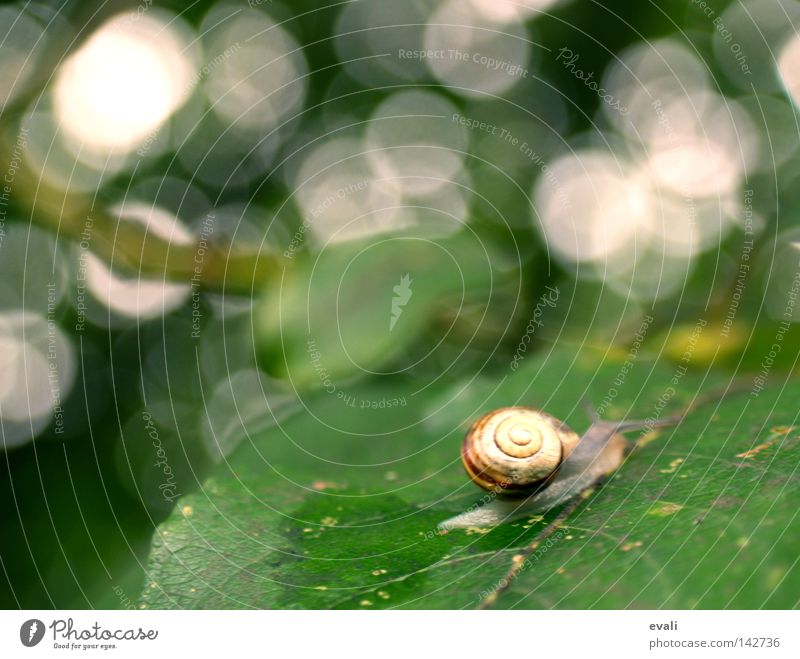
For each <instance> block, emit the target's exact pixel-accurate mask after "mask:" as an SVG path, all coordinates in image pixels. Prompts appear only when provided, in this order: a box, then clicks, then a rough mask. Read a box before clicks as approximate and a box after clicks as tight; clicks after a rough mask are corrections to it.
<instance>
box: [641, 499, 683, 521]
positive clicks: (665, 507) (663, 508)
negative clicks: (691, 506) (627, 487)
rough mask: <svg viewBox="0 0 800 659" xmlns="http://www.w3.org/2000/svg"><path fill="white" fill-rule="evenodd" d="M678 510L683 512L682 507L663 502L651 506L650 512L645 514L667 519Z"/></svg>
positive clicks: (677, 504)
mask: <svg viewBox="0 0 800 659" xmlns="http://www.w3.org/2000/svg"><path fill="white" fill-rule="evenodd" d="M679 510H683V506H682V505H681V504H679V503H671V502H669V501H663V502H661V503H657V504H655V505H653V506H651V507H650V510H648V511H647V514H648V515H654V516H656V517H669V516H670V515H674V514H675V513H677V512H678V511H679Z"/></svg>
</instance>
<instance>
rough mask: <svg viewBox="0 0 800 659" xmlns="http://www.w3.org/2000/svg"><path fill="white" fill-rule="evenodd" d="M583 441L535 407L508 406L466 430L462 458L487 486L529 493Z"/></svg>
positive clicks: (511, 492) (476, 480) (474, 478)
mask: <svg viewBox="0 0 800 659" xmlns="http://www.w3.org/2000/svg"><path fill="white" fill-rule="evenodd" d="M579 441H580V436H579V435H577V434H576V433H575V432H573V431H572V430H571V429H570V428H569V427H568V426H567V425H566V424H565V423H563V422H562V421H559V420H558V419H556V418H555V417H552V416H550V415H549V414H545V413H544V412H541V411H539V410H536V409H534V408H532V407H503V408H501V409H498V410H494V411H493V412H489V413H488V414H485V415H484V416H482V417H481V418H480V419H478V420H477V421H476V422H475V423H474V424H473V425H472V427H471V428H470V429H469V431H468V432H467V435H466V437H465V438H464V443H463V444H462V446H461V460H462V462H463V463H464V468H465V469H466V470H467V473H468V474H469V477H470V478H471V479H472V481H473V482H474V483H476V484H477V485H479V486H480V487H482V488H483V489H485V490H489V491H493V492H496V493H503V494H506V495H510V496H513V495H524V494H530V493H531V492H533V491H534V490H536V489H537V488H539V487H541V486H542V485H543V484H544V483H545V482H546V481H547V480H548V479H549V478H551V477H552V476H553V475H554V474H555V473H556V472H557V471H558V468H559V466H560V465H561V463H562V462H563V461H564V460H565V459H566V458H567V456H568V455H569V454H570V453H571V452H572V450H573V449H574V448H575V446H576V445H577V444H578V442H579Z"/></svg>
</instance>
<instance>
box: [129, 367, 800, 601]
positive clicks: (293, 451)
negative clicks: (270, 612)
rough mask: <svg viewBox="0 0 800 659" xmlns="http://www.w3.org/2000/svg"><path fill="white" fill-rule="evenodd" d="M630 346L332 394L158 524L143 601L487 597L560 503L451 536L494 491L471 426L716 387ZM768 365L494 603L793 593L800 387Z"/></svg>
mask: <svg viewBox="0 0 800 659" xmlns="http://www.w3.org/2000/svg"><path fill="white" fill-rule="evenodd" d="M624 361H625V355H620V356H617V355H605V356H604V355H598V354H593V353H591V352H583V353H579V354H571V353H567V352H558V353H553V354H550V355H547V356H542V357H536V358H534V357H533V356H531V357H530V358H528V359H527V360H525V361H524V362H523V367H522V368H521V369H520V370H519V371H517V372H516V373H514V374H513V375H510V376H509V377H506V378H500V379H499V380H498V378H497V377H494V378H492V379H491V380H490V379H485V380H484V379H480V380H476V381H474V382H471V383H461V384H459V385H458V386H453V385H452V383H451V384H450V385H449V386H447V387H445V386H443V385H440V384H432V385H431V386H430V387H428V388H426V389H422V390H421V389H420V387H419V383H418V382H413V381H412V380H411V379H403V378H400V377H396V378H391V379H389V378H382V379H380V380H379V381H377V382H369V383H363V384H361V385H358V386H357V387H355V388H353V389H350V390H348V391H347V393H346V396H343V397H340V396H338V395H337V394H332V395H331V394H320V395H319V396H318V397H317V398H315V399H313V400H310V401H307V402H306V405H307V412H304V413H303V414H302V415H297V416H295V417H293V418H292V419H290V420H289V421H288V422H287V423H285V424H283V425H282V426H281V428H276V429H271V430H269V431H268V432H265V433H263V434H261V435H259V436H257V437H253V438H252V441H246V442H245V443H244V444H243V445H242V446H241V447H240V448H239V449H238V450H237V451H236V452H235V453H234V454H233V456H232V457H231V459H230V460H229V462H227V463H224V464H222V465H220V466H219V468H218V470H217V471H216V472H215V473H214V475H213V476H212V477H211V478H210V479H209V480H208V481H207V482H206V484H205V487H204V488H203V490H202V491H200V492H198V493H195V494H193V495H191V496H188V497H186V498H185V499H183V500H182V505H180V506H179V508H178V509H177V510H176V512H175V513H174V514H173V515H172V517H171V518H170V519H168V520H167V521H166V522H165V523H164V524H162V525H161V526H160V528H159V529H158V531H157V532H156V536H155V544H154V546H153V548H152V552H151V556H150V562H149V566H148V570H147V572H148V579H149V580H148V582H147V583H146V584H145V586H144V589H143V592H142V594H141V600H140V604H141V605H142V606H146V607H187V608H203V607H205V608H217V607H220V608H226V607H230V608H235V607H262V608H389V607H406V608H471V607H475V606H477V605H478V604H479V602H480V600H481V597H482V596H485V595H486V593H489V592H492V590H493V589H494V588H496V586H497V584H498V582H499V581H500V580H501V579H502V578H503V576H504V575H505V574H506V573H507V571H508V569H509V568H510V567H511V565H512V557H514V556H515V555H516V554H518V553H519V552H520V551H521V550H523V548H525V547H526V546H527V545H528V544H530V543H531V542H532V540H533V539H534V538H535V537H536V536H537V534H539V533H540V532H541V531H542V529H543V528H544V527H545V526H546V525H547V524H548V523H549V522H550V521H552V520H553V519H554V517H555V516H556V514H557V511H553V512H551V513H548V515H546V516H544V518H543V519H540V518H535V519H529V520H522V521H519V522H515V523H509V524H503V525H500V526H498V527H495V528H492V529H468V530H465V531H451V532H449V533H446V534H443V535H440V534H437V533H436V531H435V528H436V525H437V523H438V522H440V521H442V520H443V519H445V518H447V517H449V516H452V515H454V514H456V513H458V512H461V511H463V510H464V509H465V508H467V507H468V506H470V505H471V504H473V503H475V502H476V501H478V500H479V499H480V498H481V496H482V494H481V493H480V492H479V491H478V490H476V489H475V488H474V486H472V484H470V483H468V482H467V481H466V479H465V476H464V474H463V472H462V468H461V466H460V464H459V444H460V441H461V437H462V435H463V431H464V428H465V427H466V425H467V424H468V423H469V422H470V421H471V420H472V419H474V418H475V417H476V416H477V415H478V414H480V413H482V412H484V411H487V410H489V409H492V408H494V407H498V406H500V405H509V404H529V405H533V406H537V407H540V408H542V409H545V410H547V411H549V412H550V413H552V414H554V415H556V416H557V417H559V418H562V419H564V420H566V421H567V422H568V423H569V424H570V425H571V426H573V427H574V428H575V429H576V430H579V431H583V430H584V429H585V428H586V426H587V425H588V421H587V420H586V419H585V414H584V412H583V410H582V409H581V407H580V401H581V399H582V398H583V397H588V398H589V399H591V400H592V401H593V402H594V404H595V406H600V407H602V408H607V409H605V412H604V415H605V416H606V417H607V418H614V417H621V416H627V417H630V418H633V417H639V418H643V417H648V416H666V415H667V414H669V413H670V412H672V411H674V410H677V409H679V408H680V407H681V406H682V405H683V404H685V403H687V402H689V401H691V400H692V399H693V397H694V396H695V395H696V394H697V393H698V392H699V393H701V394H702V393H707V392H708V391H710V390H711V389H713V388H714V387H715V386H716V385H717V384H719V380H717V381H716V382H712V379H713V377H716V378H719V377H720V376H719V375H717V376H713V377H712V376H710V375H709V374H704V373H696V374H695V373H692V372H688V373H684V372H682V371H681V370H680V368H679V367H676V366H674V365H670V364H667V363H661V364H656V363H653V362H648V361H645V360H639V361H636V362H635V363H634V365H633V366H632V367H629V368H627V369H625V370H624V374H623V375H621V374H622V373H623V368H624V367H623V364H624ZM507 372H508V373H511V371H507ZM771 379H772V380H773V381H772V385H771V387H770V388H766V389H764V390H763V391H761V392H760V393H758V394H757V395H751V393H750V392H749V391H748V390H744V391H743V392H742V391H740V392H739V393H736V394H730V395H729V396H728V397H726V398H725V400H724V401H722V402H721V403H720V404H719V405H717V404H716V403H711V404H709V405H706V406H703V407H701V408H699V409H697V410H696V411H695V412H693V413H692V414H691V415H689V417H687V418H686V419H685V420H684V422H683V423H682V424H681V425H680V426H679V427H677V428H673V429H665V430H661V431H659V433H658V434H655V435H653V434H651V435H648V436H647V441H646V442H645V443H644V445H643V446H641V447H640V448H639V449H637V450H636V451H634V452H633V453H632V454H631V455H630V457H629V458H628V459H627V461H626V462H625V464H623V465H622V467H621V468H620V469H619V470H618V472H617V473H616V474H615V475H614V476H613V477H611V478H610V479H609V480H608V481H607V482H606V483H605V484H603V485H599V486H598V487H597V488H595V490H594V492H593V493H591V494H590V495H589V496H588V497H587V498H586V499H585V501H583V502H582V503H581V505H580V506H579V507H578V508H577V509H576V510H575V511H574V512H573V513H572V514H571V516H570V517H569V518H568V519H567V521H566V522H565V524H564V525H563V526H562V527H561V528H559V529H558V530H557V531H556V533H555V534H554V535H553V536H551V537H550V541H549V543H543V544H542V545H541V546H540V548H539V550H538V551H537V552H535V553H534V554H533V556H532V559H531V561H530V565H529V566H528V567H526V568H525V569H523V570H522V572H521V573H520V574H519V576H518V578H517V579H516V581H515V582H514V583H513V584H512V585H511V587H510V588H508V589H507V590H506V591H505V592H503V593H502V595H501V596H500V597H499V599H498V601H497V603H496V606H498V607H501V608H503V607H528V608H550V607H562V608H616V607H633V608H641V607H666V608H684V607H711V608H724V607H734V608H755V607H769V608H781V607H792V606H796V604H797V592H798V586H800V569H799V568H798V567H797V563H798V562H797V549H796V544H795V540H794V539H795V538H796V537H797V534H798V532H800V520H798V515H797V505H796V502H797V488H798V473H797V465H798V463H800V428H798V427H796V426H795V425H794V424H797V423H798V420H797V404H796V403H797V400H798V397H800V385H799V384H798V383H797V382H791V383H789V384H786V383H782V382H781V381H780V378H779V376H778V375H776V374H773V375H772V376H771ZM612 390H613V392H615V393H614V395H613V396H609V392H611V391H612ZM390 400H392V401H402V403H398V404H396V405H389V404H388V403H387V401H390ZM604 400H605V403H604V402H603V401H604ZM659 400H660V401H661V402H659ZM365 401H367V402H369V403H370V405H368V406H367V407H362V406H361V405H362V403H364V402H365ZM381 401H384V403H386V404H385V405H384V407H382V408H381V407H379V406H378V405H379V404H380V402H381ZM372 403H375V405H376V407H374V408H373V407H372Z"/></svg>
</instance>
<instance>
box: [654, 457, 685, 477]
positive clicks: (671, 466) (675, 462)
mask: <svg viewBox="0 0 800 659" xmlns="http://www.w3.org/2000/svg"><path fill="white" fill-rule="evenodd" d="M682 462H683V458H676V459H675V460H673V461H672V462H670V463H669V468H668V469H659V473H662V474H674V473H675V470H676V469H677V468H678V467H680V466H681V463H682Z"/></svg>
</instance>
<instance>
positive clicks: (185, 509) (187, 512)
mask: <svg viewBox="0 0 800 659" xmlns="http://www.w3.org/2000/svg"><path fill="white" fill-rule="evenodd" d="M181 512H182V513H183V515H184V517H189V515H191V514H192V513H193V512H194V509H193V508H192V507H191V506H184V507H183V508H181Z"/></svg>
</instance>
